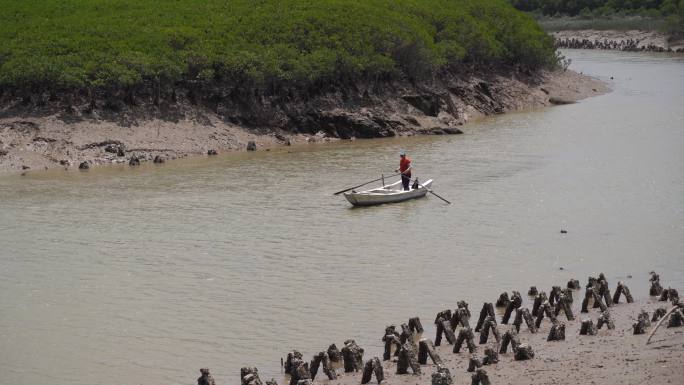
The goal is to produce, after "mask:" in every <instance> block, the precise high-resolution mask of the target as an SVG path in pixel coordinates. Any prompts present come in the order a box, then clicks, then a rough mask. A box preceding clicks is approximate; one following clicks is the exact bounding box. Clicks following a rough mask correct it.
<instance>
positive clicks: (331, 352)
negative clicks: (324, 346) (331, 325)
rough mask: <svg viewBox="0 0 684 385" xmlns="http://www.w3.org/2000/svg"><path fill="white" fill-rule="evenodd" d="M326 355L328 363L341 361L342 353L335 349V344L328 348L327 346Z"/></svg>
mask: <svg viewBox="0 0 684 385" xmlns="http://www.w3.org/2000/svg"><path fill="white" fill-rule="evenodd" d="M327 353H328V358H329V359H330V362H335V363H337V362H340V361H342V352H340V350H339V349H337V346H336V345H335V344H330V346H328V350H327Z"/></svg>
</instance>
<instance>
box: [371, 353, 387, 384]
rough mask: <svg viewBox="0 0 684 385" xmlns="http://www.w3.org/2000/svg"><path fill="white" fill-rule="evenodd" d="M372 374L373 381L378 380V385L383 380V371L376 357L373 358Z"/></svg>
mask: <svg viewBox="0 0 684 385" xmlns="http://www.w3.org/2000/svg"><path fill="white" fill-rule="evenodd" d="M373 373H375V379H376V380H378V384H379V383H381V382H382V381H383V380H384V379H385V371H384V369H383V368H382V363H380V360H379V359H378V357H373Z"/></svg>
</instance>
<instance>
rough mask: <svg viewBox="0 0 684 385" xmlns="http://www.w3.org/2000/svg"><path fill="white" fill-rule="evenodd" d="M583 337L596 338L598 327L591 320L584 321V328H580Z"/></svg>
mask: <svg viewBox="0 0 684 385" xmlns="http://www.w3.org/2000/svg"><path fill="white" fill-rule="evenodd" d="M580 335H581V336H594V335H596V326H594V322H593V321H592V320H591V319H584V320H582V326H581V327H580Z"/></svg>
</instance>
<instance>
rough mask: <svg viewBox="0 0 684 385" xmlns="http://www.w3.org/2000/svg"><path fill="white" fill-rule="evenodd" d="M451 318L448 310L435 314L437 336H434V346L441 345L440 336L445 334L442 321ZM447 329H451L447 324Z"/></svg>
mask: <svg viewBox="0 0 684 385" xmlns="http://www.w3.org/2000/svg"><path fill="white" fill-rule="evenodd" d="M451 318H452V317H451V310H449V309H447V310H442V311H441V312H439V313H437V316H436V317H435V326H436V329H437V330H436V332H437V334H436V335H435V346H439V345H441V344H442V334H443V333H445V330H444V321H445V320H451ZM447 329H451V324H449V327H448V328H447Z"/></svg>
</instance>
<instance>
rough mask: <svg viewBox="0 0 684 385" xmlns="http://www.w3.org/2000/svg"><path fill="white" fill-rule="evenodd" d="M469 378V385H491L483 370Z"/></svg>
mask: <svg viewBox="0 0 684 385" xmlns="http://www.w3.org/2000/svg"><path fill="white" fill-rule="evenodd" d="M470 378H471V382H470V384H471V385H491V382H489V376H487V371H486V370H484V369H478V370H477V371H476V372H475V374H473V375H472V376H471V377H470Z"/></svg>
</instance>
